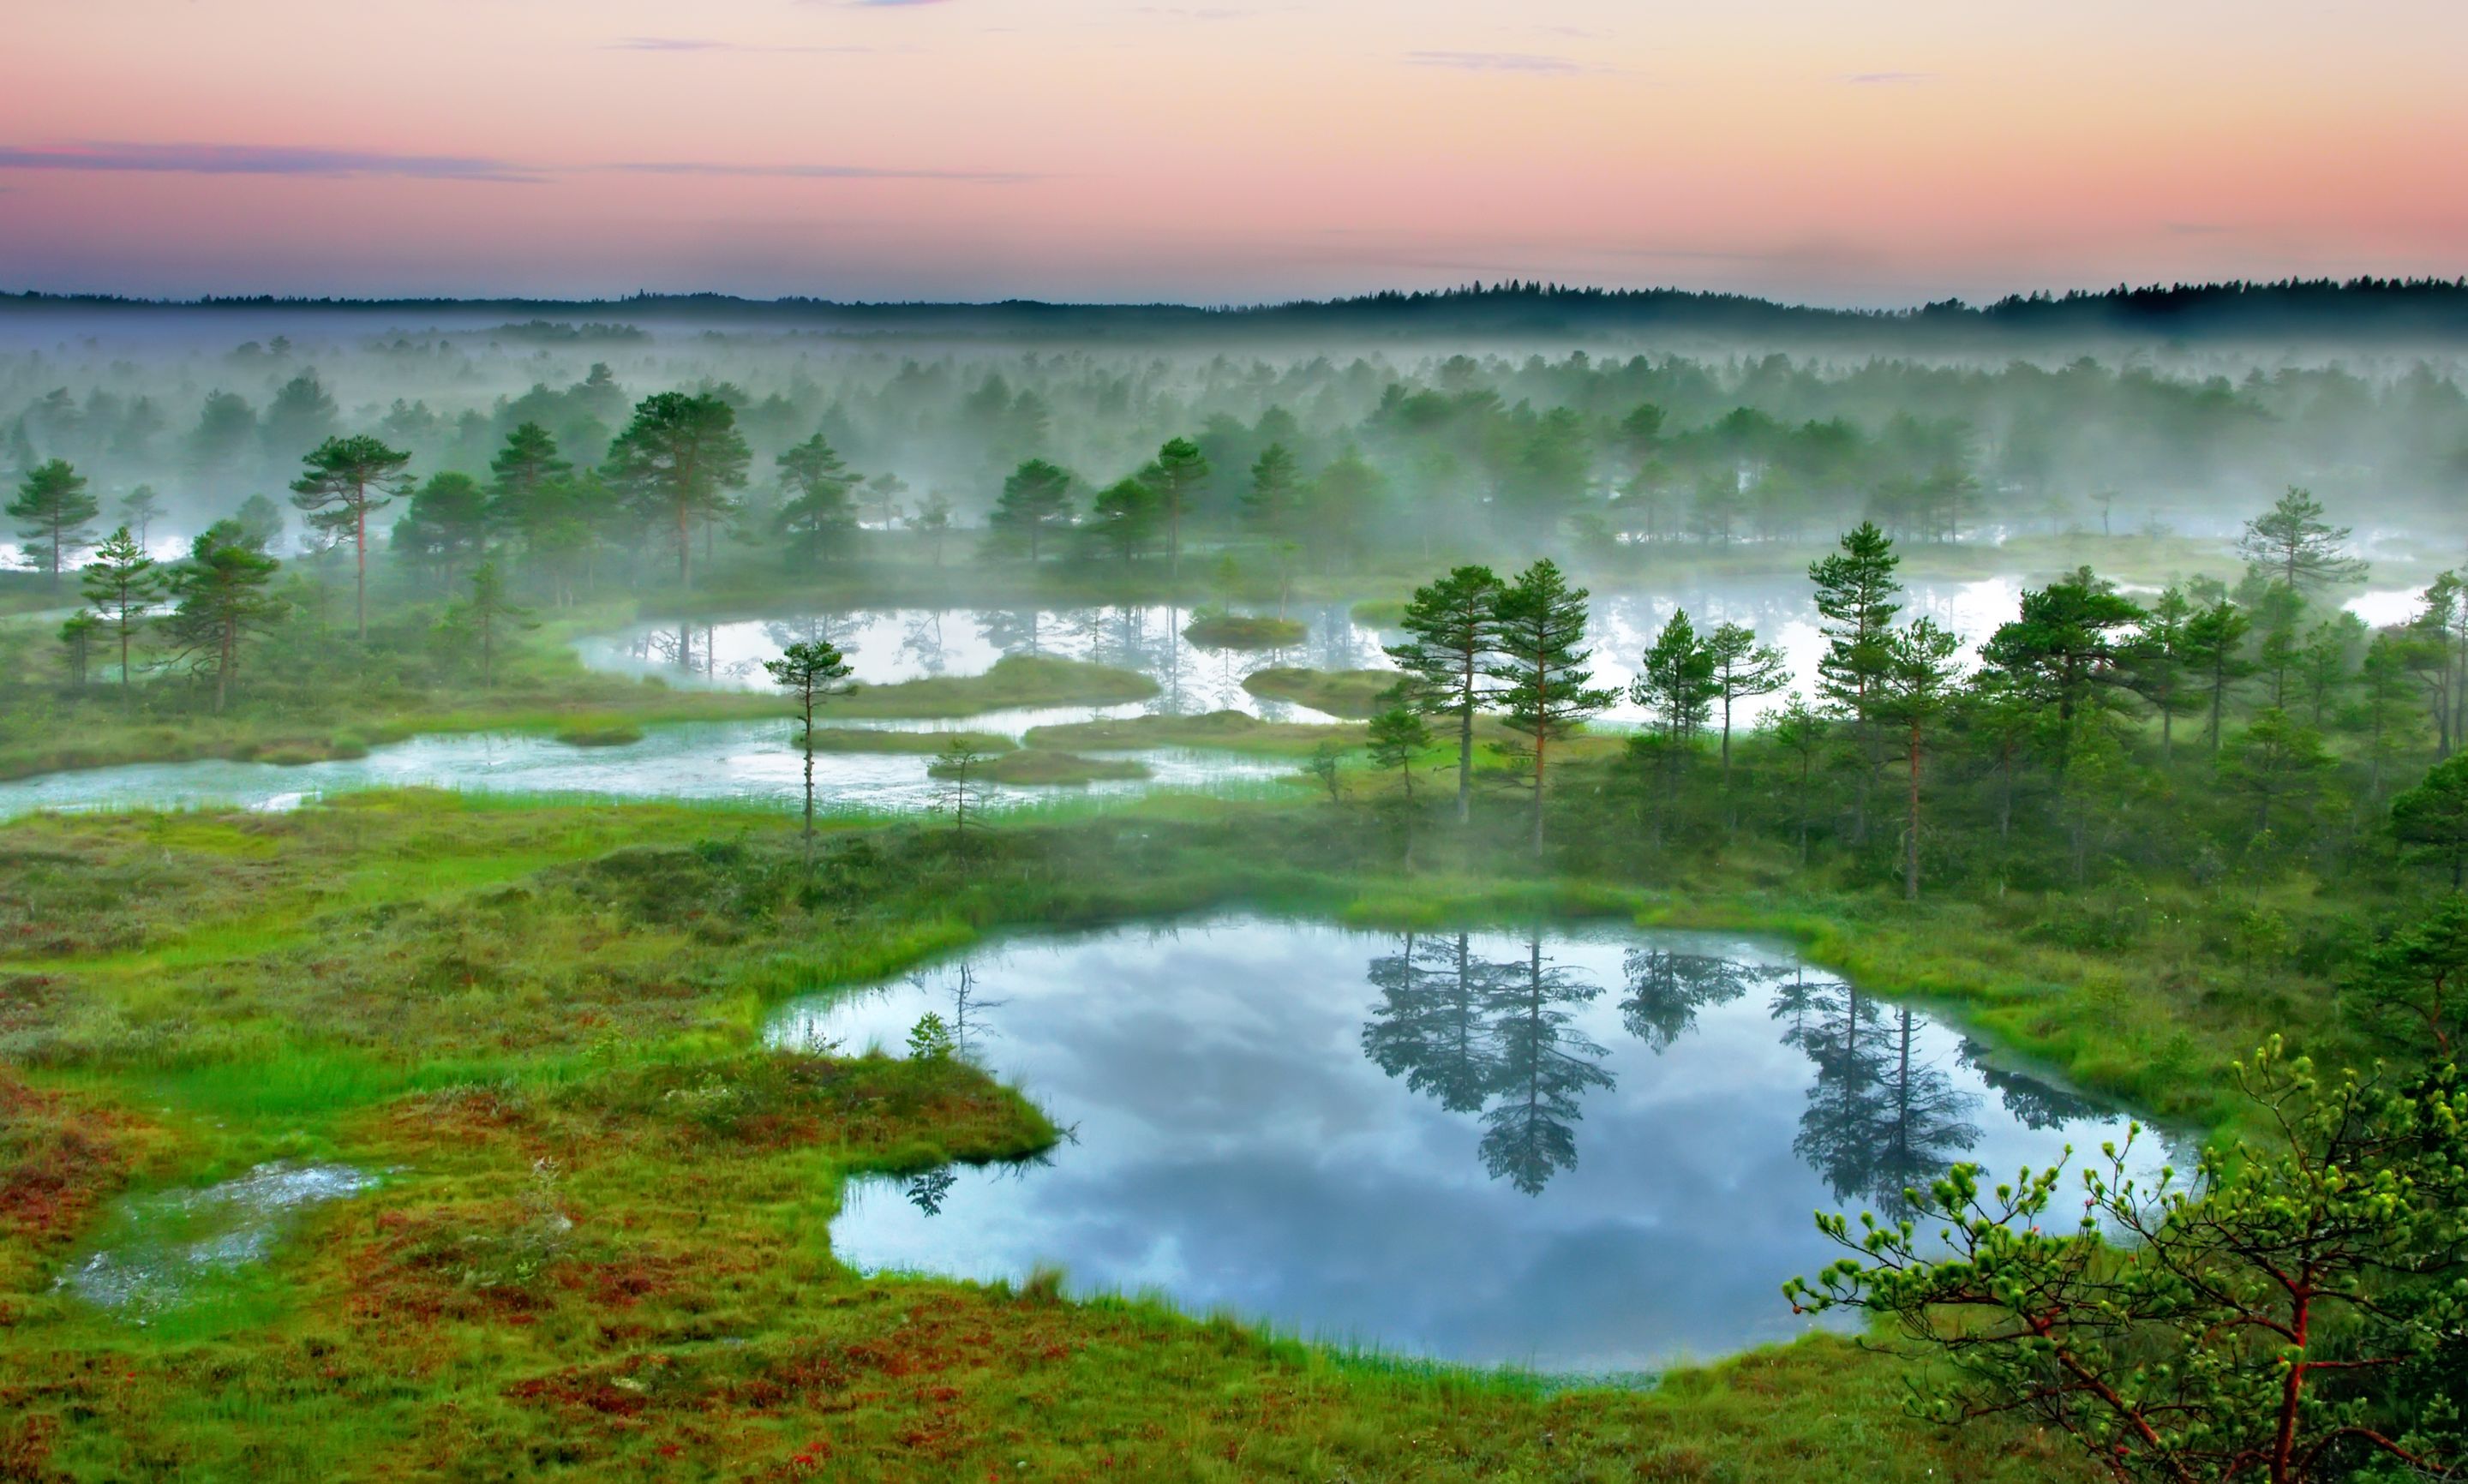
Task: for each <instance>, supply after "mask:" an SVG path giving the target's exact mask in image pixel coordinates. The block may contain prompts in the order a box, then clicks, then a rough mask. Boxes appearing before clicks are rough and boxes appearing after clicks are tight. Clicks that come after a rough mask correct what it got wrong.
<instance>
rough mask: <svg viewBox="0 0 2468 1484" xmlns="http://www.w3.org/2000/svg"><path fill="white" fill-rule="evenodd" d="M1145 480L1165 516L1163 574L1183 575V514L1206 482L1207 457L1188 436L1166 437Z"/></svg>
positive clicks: (1169, 575)
mask: <svg viewBox="0 0 2468 1484" xmlns="http://www.w3.org/2000/svg"><path fill="white" fill-rule="evenodd" d="M1148 483H1149V485H1150V487H1151V488H1152V489H1154V490H1155V491H1156V496H1157V509H1158V511H1159V513H1160V514H1163V515H1164V516H1165V545H1166V573H1167V576H1168V577H1169V578H1174V579H1179V578H1180V577H1181V576H1182V514H1183V512H1184V510H1185V509H1187V508H1188V507H1189V506H1190V504H1191V502H1192V500H1193V498H1194V497H1195V496H1197V495H1198V494H1199V492H1200V490H1201V488H1202V487H1204V486H1205V485H1206V484H1207V483H1208V456H1207V455H1206V454H1204V453H1201V452H1200V445H1198V444H1196V443H1193V442H1192V441H1191V440H1190V439H1188V438H1169V439H1167V440H1166V441H1165V444H1164V445H1163V446H1162V447H1160V448H1158V449H1157V455H1156V460H1155V462H1154V463H1153V464H1151V465H1150V466H1149V477H1148Z"/></svg>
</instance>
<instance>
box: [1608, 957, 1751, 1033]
mask: <svg viewBox="0 0 2468 1484" xmlns="http://www.w3.org/2000/svg"><path fill="white" fill-rule="evenodd" d="M1621 967H1622V968H1624V969H1625V970H1627V973H1628V997H1627V998H1625V999H1623V1000H1621V1001H1620V1023H1621V1024H1622V1025H1624V1026H1626V1027H1628V1033H1629V1034H1630V1035H1631V1036H1634V1037H1635V1038H1636V1039H1639V1040H1641V1041H1643V1042H1645V1043H1646V1044H1647V1045H1649V1046H1651V1047H1653V1048H1654V1050H1655V1052H1656V1054H1657V1055H1659V1054H1660V1053H1662V1052H1665V1051H1668V1050H1670V1049H1671V1044H1672V1042H1674V1041H1676V1040H1678V1039H1680V1037H1682V1036H1685V1035H1687V1034H1688V1033H1689V1032H1690V1031H1691V1030H1694V1029H1695V1028H1696V1025H1697V1012H1699V1011H1701V1010H1703V1009H1705V1008H1706V1007H1707V1006H1709V1005H1727V1004H1729V1003H1730V1002H1731V1001H1733V1000H1735V999H1738V998H1739V997H1740V996H1741V995H1743V994H1746V993H1748V987H1749V986H1750V985H1752V984H1761V983H1763V982H1765V981H1766V980H1769V979H1772V978H1775V977H1777V976H1779V975H1781V974H1784V973H1788V972H1790V970H1783V969H1771V968H1768V967H1766V966H1765V965H1762V964H1742V963H1738V962H1736V961H1734V960H1731V959H1727V958H1717V957H1715V956H1714V955H1713V954H1710V953H1673V952H1669V951H1667V950H1665V949H1662V948H1631V949H1629V950H1628V956H1627V958H1626V959H1625V960H1624V961H1623V963H1622V966H1621Z"/></svg>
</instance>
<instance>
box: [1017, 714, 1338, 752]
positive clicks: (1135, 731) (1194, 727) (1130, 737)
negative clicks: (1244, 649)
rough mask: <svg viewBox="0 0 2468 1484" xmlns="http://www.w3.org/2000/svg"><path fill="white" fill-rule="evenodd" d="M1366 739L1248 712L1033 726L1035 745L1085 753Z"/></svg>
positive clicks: (1273, 747) (1306, 746)
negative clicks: (1269, 719)
mask: <svg viewBox="0 0 2468 1484" xmlns="http://www.w3.org/2000/svg"><path fill="white" fill-rule="evenodd" d="M1361 740H1362V728H1360V727H1359V726H1350V725H1345V724H1343V723H1337V722H1308V721H1263V720H1261V719H1259V718H1258V717H1255V716H1252V715H1250V714H1249V713H1247V712H1242V711H1211V712H1207V713H1204V714H1203V715H1200V716H1196V717H1164V716H1141V717H1123V718H1120V719H1115V720H1110V721H1065V722H1060V723H1057V724H1055V725H1051V726H1033V727H1030V728H1029V729H1028V738H1027V742H1028V744H1029V746H1031V747H1053V748H1062V749H1070V750H1078V751H1082V752H1131V751H1135V750H1138V749H1141V748H1147V747H1214V748H1218V749H1221V750H1223V751H1226V752H1257V753H1267V754H1270V755H1272V756H1280V757H1284V756H1302V755H1305V754H1308V753H1309V752H1310V751H1311V750H1312V749H1313V748H1314V747H1316V746H1318V745H1319V744H1320V743H1322V742H1336V743H1338V744H1340V745H1344V744H1350V743H1354V742H1360V741H1361Z"/></svg>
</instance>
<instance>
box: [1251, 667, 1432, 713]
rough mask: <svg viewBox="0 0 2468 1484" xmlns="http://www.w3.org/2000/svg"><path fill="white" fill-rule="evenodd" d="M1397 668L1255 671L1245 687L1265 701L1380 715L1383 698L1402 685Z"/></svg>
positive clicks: (1329, 710) (1318, 709)
mask: <svg viewBox="0 0 2468 1484" xmlns="http://www.w3.org/2000/svg"><path fill="white" fill-rule="evenodd" d="M1404 680H1405V676H1404V675H1402V674H1398V673H1397V672H1396V671H1394V670H1336V671H1330V670H1290V669H1282V668H1280V669H1271V670H1255V671H1253V672H1252V673H1251V674H1247V675H1245V676H1244V677H1243V689H1245V690H1246V691H1248V692H1250V693H1251V694H1252V695H1254V696H1259V697H1260V698H1261V699H1263V700H1283V701H1291V702H1293V703H1294V704H1295V705H1297V706H1309V707H1310V708H1311V709H1312V710H1314V711H1321V712H1326V713H1327V714H1328V715H1330V716H1332V717H1354V718H1363V717H1371V716H1377V715H1378V714H1379V713H1380V711H1381V710H1382V708H1383V704H1384V702H1383V699H1382V697H1383V696H1386V695H1387V694H1388V693H1389V692H1390V691H1392V690H1394V689H1396V688H1397V686H1399V685H1400V684H1402V683H1403V682H1404Z"/></svg>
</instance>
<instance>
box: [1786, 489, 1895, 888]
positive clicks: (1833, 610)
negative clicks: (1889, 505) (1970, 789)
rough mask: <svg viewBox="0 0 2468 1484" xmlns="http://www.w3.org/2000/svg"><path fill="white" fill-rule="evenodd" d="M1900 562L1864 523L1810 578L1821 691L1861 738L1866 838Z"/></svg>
mask: <svg viewBox="0 0 2468 1484" xmlns="http://www.w3.org/2000/svg"><path fill="white" fill-rule="evenodd" d="M1901 564H1902V559H1901V558H1900V557H1898V556H1896V555H1894V543H1893V541H1892V540H1891V539H1890V538H1888V537H1886V535H1885V533H1884V532H1883V531H1880V530H1878V529H1877V525H1876V522H1874V521H1868V520H1863V521H1862V522H1861V523H1860V524H1859V525H1858V526H1857V527H1856V528H1854V529H1853V530H1850V531H1846V532H1844V533H1843V535H1842V540H1841V550H1840V552H1839V553H1838V554H1837V555H1835V556H1831V557H1827V558H1824V559H1820V560H1818V561H1817V562H1814V563H1812V564H1811V565H1810V566H1809V569H1808V577H1809V581H1811V582H1815V583H1816V584H1817V614H1818V616H1819V617H1820V618H1821V619H1823V621H1824V622H1823V623H1822V624H1821V625H1820V626H1819V627H1820V629H1821V631H1822V632H1823V634H1824V636H1825V652H1824V653H1823V654H1822V655H1820V656H1819V657H1818V658H1817V694H1818V695H1819V696H1822V697H1823V698H1824V699H1825V700H1827V701H1829V702H1831V703H1832V704H1833V705H1834V706H1835V708H1836V709H1837V710H1838V711H1839V712H1840V714H1842V715H1844V716H1846V717H1848V718H1849V719H1850V720H1851V724H1852V727H1853V729H1854V730H1855V731H1856V732H1857V733H1858V735H1859V739H1860V742H1861V746H1862V753H1863V759H1862V761H1863V762H1864V763H1865V764H1866V766H1865V767H1864V768H1863V769H1862V773H1861V777H1860V788H1859V794H1858V809H1857V812H1856V814H1855V816H1854V824H1853V833H1854V834H1855V835H1856V836H1857V837H1859V838H1862V839H1865V838H1866V837H1867V833H1868V788H1869V784H1870V782H1871V780H1872V779H1873V778H1874V777H1875V775H1876V772H1877V770H1878V769H1879V768H1880V767H1881V766H1882V765H1883V764H1884V759H1883V756H1882V753H1881V752H1880V747H1881V745H1882V739H1881V737H1880V734H1879V732H1878V728H1877V725H1876V721H1877V708H1876V699H1875V697H1876V692H1877V688H1878V686H1879V685H1880V684H1881V683H1882V682H1883V681H1884V678H1885V669H1886V667H1887V665H1889V664H1890V663H1891V657H1890V655H1889V654H1888V653H1887V651H1886V637H1885V636H1886V631H1887V629H1888V628H1890V626H1891V625H1892V624H1893V621H1894V615H1895V614H1896V613H1898V612H1900V611H1902V601H1901V594H1902V591H1903V584H1902V583H1901V582H1897V581H1896V580H1895V578H1894V569H1895V568H1896V567H1897V566H1899V565H1901Z"/></svg>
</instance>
